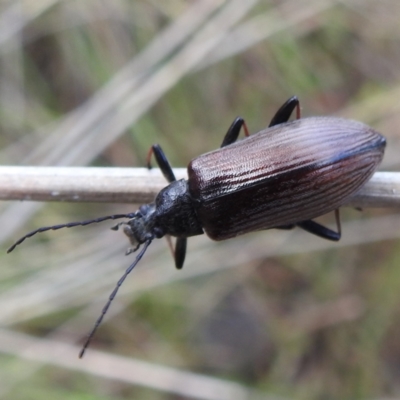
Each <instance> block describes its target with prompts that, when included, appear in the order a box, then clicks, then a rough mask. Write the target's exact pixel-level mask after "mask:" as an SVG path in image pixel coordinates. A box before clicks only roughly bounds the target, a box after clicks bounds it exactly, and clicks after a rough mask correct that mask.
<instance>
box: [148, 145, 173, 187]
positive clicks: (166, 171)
mask: <svg viewBox="0 0 400 400" xmlns="http://www.w3.org/2000/svg"><path fill="white" fill-rule="evenodd" d="M153 154H154V157H155V159H156V161H157V164H158V166H159V168H160V170H161V172H162V174H163V175H164V177H165V179H166V180H167V181H168V182H169V183H171V182H174V181H176V178H175V174H174V172H173V171H172V167H171V164H170V163H169V161H168V159H167V157H166V155H165V153H164V151H163V149H162V148H161V146H160V145H158V144H153V146H151V147H150V150H149V152H148V154H147V168H148V169H151V162H150V161H151V156H152V155H153Z"/></svg>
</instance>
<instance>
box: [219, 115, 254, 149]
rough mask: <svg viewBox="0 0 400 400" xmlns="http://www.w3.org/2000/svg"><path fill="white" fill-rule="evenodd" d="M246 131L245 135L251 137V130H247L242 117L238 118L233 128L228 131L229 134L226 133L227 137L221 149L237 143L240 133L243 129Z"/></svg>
mask: <svg viewBox="0 0 400 400" xmlns="http://www.w3.org/2000/svg"><path fill="white" fill-rule="evenodd" d="M242 128H243V129H244V134H245V135H246V136H250V134H249V129H248V128H247V125H246V122H245V121H244V119H243V118H242V117H237V118H236V119H235V120H234V121H233V122H232V124H231V126H230V127H229V129H228V132H226V135H225V137H224V140H223V141H222V144H221V147H225V146H228V145H229V144H232V143H234V142H236V140H237V138H238V137H239V133H240V130H241V129H242Z"/></svg>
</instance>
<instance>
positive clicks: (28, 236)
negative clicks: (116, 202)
mask: <svg viewBox="0 0 400 400" xmlns="http://www.w3.org/2000/svg"><path fill="white" fill-rule="evenodd" d="M136 215H137V213H136V212H134V213H129V214H115V215H108V216H106V217H100V218H95V219H88V220H85V221H79V222H69V223H68V224H61V225H53V226H44V227H42V228H39V229H36V230H34V231H32V232H29V233H27V234H26V235H25V236H22V238H21V239H18V240H17V241H16V242H15V243H14V244H13V245H12V246H11V247H10V248H9V249H8V250H7V253H10V252H12V251H13V250H14V249H15V248H16V247H17V246H18V245H19V244H21V243H22V242H23V241H24V240H25V239H27V238H30V237H31V236H33V235H36V234H37V233H40V232H45V231H50V230H51V231H56V230H57V229H61V228H72V227H74V226H85V225H89V224H96V223H98V222H102V221H106V220H107V219H119V218H133V217H135V216H136Z"/></svg>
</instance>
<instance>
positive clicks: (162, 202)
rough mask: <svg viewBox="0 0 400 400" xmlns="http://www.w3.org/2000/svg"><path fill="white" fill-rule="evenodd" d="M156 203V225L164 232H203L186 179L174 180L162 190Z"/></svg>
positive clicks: (173, 234) (180, 234)
mask: <svg viewBox="0 0 400 400" xmlns="http://www.w3.org/2000/svg"><path fill="white" fill-rule="evenodd" d="M155 205H156V209H155V214H156V216H155V219H156V223H155V227H157V229H159V230H161V231H162V232H163V233H164V234H168V235H172V236H176V237H189V236H195V235H201V234H202V233H203V229H202V227H201V224H200V222H199V220H198V217H197V214H196V211H195V209H194V207H193V199H192V197H191V196H190V193H189V188H188V183H187V181H186V180H184V179H181V180H179V181H174V182H172V183H170V184H169V185H168V186H167V187H165V188H164V189H163V190H161V191H160V193H159V194H158V195H157V197H156V200H155Z"/></svg>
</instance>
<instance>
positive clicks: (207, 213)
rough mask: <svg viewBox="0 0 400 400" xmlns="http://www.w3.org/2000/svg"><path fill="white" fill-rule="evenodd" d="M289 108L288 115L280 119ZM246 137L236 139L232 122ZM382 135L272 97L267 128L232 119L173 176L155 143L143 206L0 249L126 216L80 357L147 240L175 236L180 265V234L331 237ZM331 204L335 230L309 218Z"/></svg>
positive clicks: (379, 153)
mask: <svg viewBox="0 0 400 400" xmlns="http://www.w3.org/2000/svg"><path fill="white" fill-rule="evenodd" d="M295 109H296V116H297V119H296V120H294V121H292V122H288V120H289V118H290V116H291V114H292V112H293V111H294V110H295ZM242 128H243V129H244V131H245V135H246V138H244V139H242V140H237V139H238V136H239V133H240V131H241V129H242ZM385 145H386V140H385V138H384V137H383V136H382V135H380V134H379V133H378V132H376V131H375V130H373V129H372V128H370V127H369V126H367V125H364V124H362V123H360V122H356V121H352V120H347V119H342V118H335V117H311V118H303V119H300V106H299V101H298V99H297V97H296V96H293V97H291V98H290V99H289V100H287V101H286V103H284V104H283V105H282V107H281V108H280V109H279V110H278V111H277V112H276V114H275V116H274V117H273V118H272V120H271V122H270V124H269V127H268V128H266V129H264V130H262V131H260V132H258V133H256V134H253V135H251V136H250V135H249V131H248V128H247V126H246V124H245V122H244V120H243V118H241V117H238V118H236V119H235V120H234V121H233V123H232V125H231V126H230V128H229V129H228V132H227V133H226V135H225V137H224V140H223V141H222V145H221V148H220V149H218V150H214V151H211V152H209V153H206V154H203V155H200V156H199V157H197V158H195V159H193V160H192V161H191V162H190V163H189V165H188V176H189V177H188V179H187V180H185V179H181V180H176V178H175V175H174V172H173V170H172V168H171V166H170V164H169V162H168V160H167V158H166V156H165V154H164V152H163V151H162V149H161V147H160V146H159V145H153V146H152V147H151V149H150V152H149V155H148V160H147V161H148V166H149V168H150V159H151V156H152V155H154V156H155V159H156V161H157V164H158V165H159V167H160V169H161V171H162V173H163V175H164V177H165V178H166V179H167V181H168V182H169V185H168V186H167V187H165V188H164V189H162V190H161V191H160V192H159V193H158V195H157V196H156V198H155V201H154V202H153V203H150V204H145V205H142V206H141V207H139V210H138V211H136V212H133V213H129V214H116V215H109V216H106V217H101V218H96V219H93V220H87V221H80V222H71V223H67V224H61V225H54V226H48V227H42V228H39V229H36V230H35V231H33V232H30V233H28V234H27V235H25V236H23V237H22V238H21V239H19V240H18V241H17V242H15V243H14V244H13V245H12V246H11V247H10V248H9V249H8V252H11V251H12V250H14V248H15V247H16V246H17V245H19V244H20V243H22V242H23V241H24V240H25V239H26V238H28V237H31V236H33V235H35V234H36V233H39V232H44V231H47V230H57V229H61V228H65V227H67V228H70V227H74V226H79V225H81V226H82V225H88V224H92V223H98V222H101V221H105V220H109V219H119V218H129V220H128V221H127V222H121V223H119V224H117V225H116V226H115V227H113V228H112V229H115V230H116V229H118V228H119V227H120V226H122V227H123V231H124V232H125V234H126V235H127V236H128V238H129V240H130V242H131V244H132V248H131V249H129V250H128V251H127V254H129V253H131V252H134V251H136V250H138V249H139V247H140V246H142V245H143V247H142V249H141V251H140V252H139V253H138V255H137V256H136V259H135V261H134V262H133V263H132V264H131V265H130V266H129V267H128V269H127V270H126V271H125V273H124V274H123V276H122V277H121V278H120V280H119V281H118V283H117V285H116V287H115V289H114V290H113V292H112V293H111V295H110V297H109V299H108V301H107V303H106V305H105V306H104V308H103V310H102V312H101V314H100V316H99V318H98V319H97V321H96V323H95V325H94V327H93V329H92V330H91V332H90V333H89V335H88V337H87V339H86V341H85V343H84V345H83V347H82V350H81V352H80V354H79V356H80V357H82V356H83V354H84V352H85V350H86V348H87V347H88V345H89V343H90V341H91V339H92V337H93V335H94V333H95V332H96V330H97V328H98V327H99V325H100V323H101V322H102V320H103V317H104V315H105V314H106V312H107V310H108V308H109V307H110V305H111V302H112V300H113V299H114V297H115V296H116V294H117V292H118V289H119V287H120V286H121V285H122V283H123V282H124V280H125V279H126V277H127V275H128V274H129V273H130V272H131V271H132V269H133V268H134V267H135V266H136V265H137V263H138V262H139V261H140V259H141V258H142V257H143V255H144V253H145V252H146V250H147V248H148V246H149V245H150V244H151V242H152V241H153V240H154V239H156V238H157V239H158V238H161V237H163V236H165V235H167V237H169V236H174V237H176V238H177V239H176V244H175V249H174V250H173V253H174V259H175V265H176V268H178V269H181V268H182V266H183V263H184V260H185V255H186V243H187V238H188V237H190V236H196V235H201V234H203V233H204V232H205V233H206V234H207V235H208V236H209V237H210V238H211V239H214V240H225V239H229V238H232V237H235V236H239V235H242V234H245V233H248V232H252V231H257V230H265V229H270V228H278V229H292V228H294V227H295V226H297V227H299V228H302V229H303V230H306V231H307V232H310V233H312V234H314V235H317V236H320V237H322V238H324V239H328V240H333V241H337V240H339V239H340V236H341V229H340V219H339V211H338V209H339V207H340V206H341V205H342V204H343V203H344V202H345V201H346V199H347V198H349V197H350V196H351V195H352V194H354V193H355V192H357V191H358V190H359V189H360V188H361V186H362V185H363V184H364V183H365V182H366V181H367V180H368V179H369V178H370V177H371V175H372V174H373V172H374V171H375V169H376V168H377V166H378V165H379V163H380V162H381V160H382V157H383V153H384V149H385ZM330 211H335V216H336V225H337V230H336V231H334V230H331V229H329V228H327V227H325V226H323V225H321V224H319V223H317V222H315V221H313V220H312V219H313V218H315V217H318V216H320V215H323V214H326V213H327V212H330Z"/></svg>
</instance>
